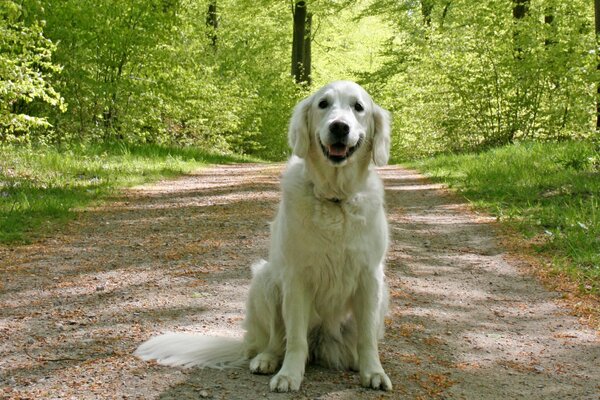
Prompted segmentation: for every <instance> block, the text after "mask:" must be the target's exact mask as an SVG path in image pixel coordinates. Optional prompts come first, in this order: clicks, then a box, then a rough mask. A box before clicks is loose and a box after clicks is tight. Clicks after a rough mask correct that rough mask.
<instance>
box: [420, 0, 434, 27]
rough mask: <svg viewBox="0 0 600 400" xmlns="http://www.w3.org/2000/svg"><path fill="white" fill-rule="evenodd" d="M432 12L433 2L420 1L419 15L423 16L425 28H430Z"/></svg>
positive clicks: (427, 0)
mask: <svg viewBox="0 0 600 400" xmlns="http://www.w3.org/2000/svg"><path fill="white" fill-rule="evenodd" d="M432 11H433V1H431V0H421V15H422V16H423V24H424V25H425V26H427V27H430V26H431V12H432Z"/></svg>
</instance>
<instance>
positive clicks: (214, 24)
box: [206, 0, 219, 48]
mask: <svg viewBox="0 0 600 400" xmlns="http://www.w3.org/2000/svg"><path fill="white" fill-rule="evenodd" d="M218 17H219V15H218V13H217V0H211V1H210V3H208V10H207V12H206V27H207V28H208V32H207V35H208V38H209V39H210V42H211V45H212V47H213V48H216V47H217V28H218V27H219V18H218Z"/></svg>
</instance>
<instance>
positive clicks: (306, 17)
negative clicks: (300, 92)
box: [292, 1, 312, 84]
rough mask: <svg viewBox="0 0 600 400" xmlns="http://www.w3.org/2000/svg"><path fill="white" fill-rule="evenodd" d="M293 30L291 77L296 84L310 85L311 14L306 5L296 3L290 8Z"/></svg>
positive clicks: (302, 2)
mask: <svg viewBox="0 0 600 400" xmlns="http://www.w3.org/2000/svg"><path fill="white" fill-rule="evenodd" d="M292 12H293V16H294V29H293V36H292V38H293V40H292V76H293V77H294V79H295V81H296V83H305V84H310V71H311V65H310V63H311V36H310V35H311V25H312V14H310V13H307V10H306V3H305V2H304V1H298V2H296V4H295V5H294V6H293V7H292Z"/></svg>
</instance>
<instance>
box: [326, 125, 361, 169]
mask: <svg viewBox="0 0 600 400" xmlns="http://www.w3.org/2000/svg"><path fill="white" fill-rule="evenodd" d="M349 134H350V126H349V125H348V124H346V123H345V122H341V121H335V122H332V123H331V124H330V125H329V138H330V141H331V143H330V144H327V145H325V144H323V143H322V142H321V141H320V140H319V143H320V144H321V149H322V150H323V154H325V157H327V158H328V159H329V160H330V161H331V162H333V163H334V164H339V163H341V162H343V161H344V160H346V159H348V158H349V157H350V156H351V155H352V154H353V153H354V152H355V151H356V149H358V147H359V146H360V144H361V142H362V138H363V137H362V135H361V136H360V137H359V139H358V142H356V144H355V145H354V146H348V135H349Z"/></svg>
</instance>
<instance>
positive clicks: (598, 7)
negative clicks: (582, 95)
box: [594, 0, 600, 133]
mask: <svg viewBox="0 0 600 400" xmlns="http://www.w3.org/2000/svg"><path fill="white" fill-rule="evenodd" d="M594 14H595V22H596V59H597V60H598V64H597V66H596V69H597V70H599V71H600V54H598V44H599V43H600V0H594ZM597 88H598V89H597V92H598V94H597V96H596V133H598V132H600V83H598V84H597Z"/></svg>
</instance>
